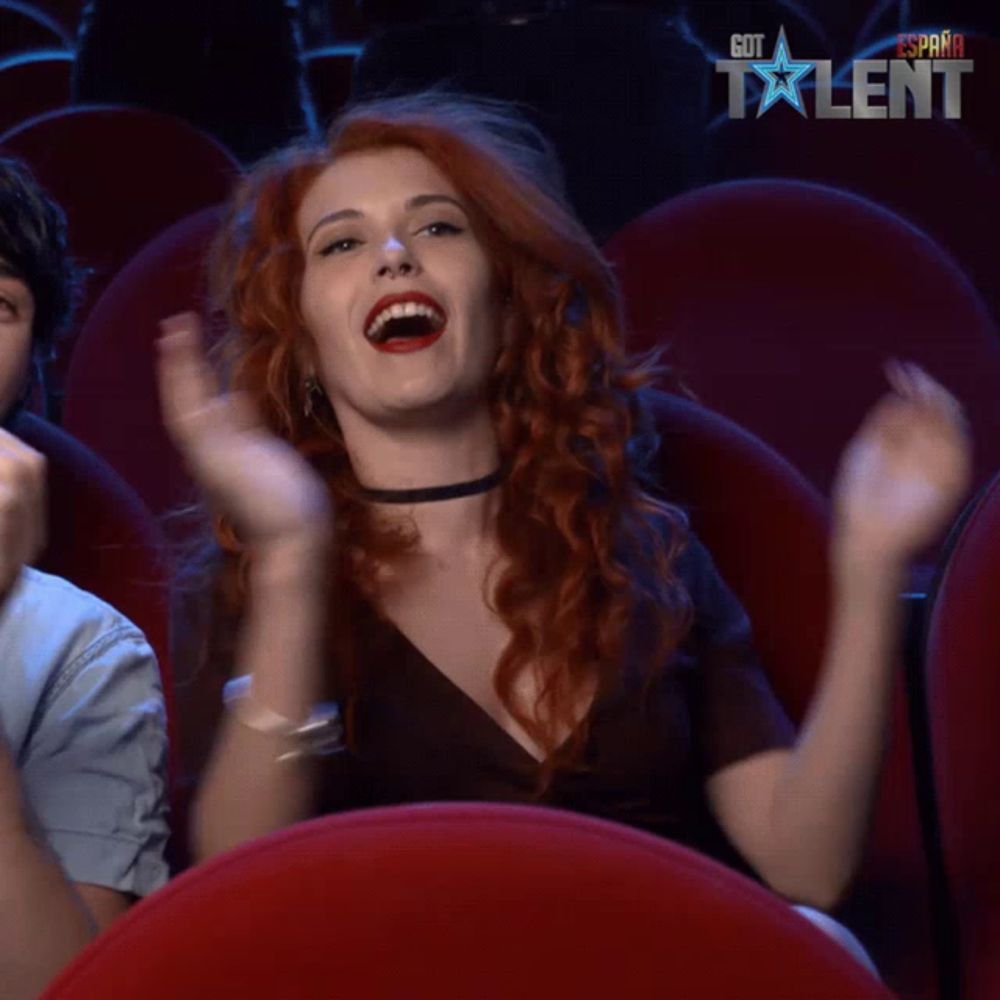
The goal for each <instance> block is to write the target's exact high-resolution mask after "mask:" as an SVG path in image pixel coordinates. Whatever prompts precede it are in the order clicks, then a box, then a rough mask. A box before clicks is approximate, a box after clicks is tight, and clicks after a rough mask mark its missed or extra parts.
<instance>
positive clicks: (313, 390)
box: [302, 375, 323, 420]
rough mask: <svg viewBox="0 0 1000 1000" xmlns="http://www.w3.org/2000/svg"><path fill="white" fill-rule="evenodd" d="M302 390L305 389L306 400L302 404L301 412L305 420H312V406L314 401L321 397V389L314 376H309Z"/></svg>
mask: <svg viewBox="0 0 1000 1000" xmlns="http://www.w3.org/2000/svg"><path fill="white" fill-rule="evenodd" d="M303 389H305V394H306V400H305V403H303V404H302V412H303V413H304V414H305V416H306V419H307V420H312V418H313V415H314V412H313V406H314V404H315V401H316V400H317V399H318V398H319V397H320V396H322V395H323V389H322V387H321V386H320V384H319V380H318V379H317V378H316V376H315V375H310V376H309V377H308V378H307V379H306V380H305V382H304V383H303Z"/></svg>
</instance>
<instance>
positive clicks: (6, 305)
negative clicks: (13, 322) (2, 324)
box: [0, 296, 17, 319]
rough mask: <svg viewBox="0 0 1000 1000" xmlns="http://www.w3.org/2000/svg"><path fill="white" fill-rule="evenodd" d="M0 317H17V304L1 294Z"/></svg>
mask: <svg viewBox="0 0 1000 1000" xmlns="http://www.w3.org/2000/svg"><path fill="white" fill-rule="evenodd" d="M0 318H3V319H17V306H15V305H14V303H13V302H11V301H10V299H5V298H3V296H0Z"/></svg>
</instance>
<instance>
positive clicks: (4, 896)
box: [0, 828, 97, 1000]
mask: <svg viewBox="0 0 1000 1000" xmlns="http://www.w3.org/2000/svg"><path fill="white" fill-rule="evenodd" d="M96 934H97V925H96V923H95V921H94V919H93V917H92V916H91V914H90V911H89V910H88V909H87V907H86V906H85V905H84V903H83V901H82V900H81V899H80V897H79V895H77V892H76V890H75V889H74V888H73V885H72V883H71V882H70V881H69V880H68V879H67V878H66V876H65V875H64V874H63V871H62V868H61V867H60V865H59V863H58V861H57V860H56V859H55V858H54V857H53V856H52V854H51V853H50V852H49V850H48V849H47V848H46V847H45V845H44V844H43V843H42V842H41V841H40V840H36V839H33V838H32V837H31V836H30V835H29V833H28V832H27V830H24V829H21V830H19V829H16V828H7V829H5V830H4V831H3V833H2V834H0V996H2V997H4V998H5V1000H26V998H28V997H37V996H39V995H40V994H41V992H42V990H43V989H44V988H45V986H46V985H47V984H48V983H49V982H50V981H51V979H52V978H53V977H54V976H55V975H56V973H58V972H59V970H60V969H62V967H63V966H64V965H66V964H67V963H68V962H69V961H70V959H72V958H73V956H74V955H76V953H77V952H79V951H80V950H81V949H82V948H83V947H84V946H85V945H86V944H87V943H88V942H89V941H90V940H91V939H92V938H93V937H94V936H95V935H96Z"/></svg>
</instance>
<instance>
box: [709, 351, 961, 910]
mask: <svg viewBox="0 0 1000 1000" xmlns="http://www.w3.org/2000/svg"><path fill="white" fill-rule="evenodd" d="M887 371H888V376H889V380H890V382H891V384H892V386H893V388H894V390H895V391H894V392H893V393H891V394H889V395H887V396H886V397H885V398H883V399H882V400H881V401H880V402H879V403H878V405H877V406H876V407H875V408H874V409H873V410H872V412H871V413H870V414H869V416H868V418H867V419H866V420H865V422H864V424H863V425H862V427H861V429H860V431H859V432H858V434H857V435H856V436H855V438H854V439H853V441H852V442H851V443H850V445H849V447H848V448H847V451H846V453H845V455H844V458H843V461H842V464H841V468H840V472H839V475H838V479H837V482H836V484H835V487H834V496H833V501H834V534H833V539H832V546H831V571H832V576H833V607H832V615H831V621H830V631H829V635H828V638H827V646H826V652H825V656H824V662H823V666H822V670H821V673H820V679H819V684H818V689H817V691H816V694H815V696H814V698H813V701H812V704H811V706H810V710H809V713H808V715H807V718H806V721H805V724H804V726H803V728H802V732H801V734H800V736H799V738H798V740H797V742H796V745H795V746H794V748H793V749H792V750H790V751H774V752H770V753H764V754H760V755H758V756H756V757H751V758H748V759H747V760H745V761H741V762H739V763H736V764H733V765H731V766H729V767H726V768H724V769H722V770H721V771H719V772H717V773H716V774H715V775H713V776H712V778H711V779H710V780H709V783H708V792H709V796H710V799H711V801H712V804H713V807H714V809H715V811H716V813H717V815H718V816H719V819H720V821H721V822H722V825H723V826H724V828H725V829H726V831H727V833H728V834H729V836H730V838H731V839H732V840H733V842H734V843H735V844H736V845H737V847H739V849H740V850H741V852H742V853H743V854H744V856H745V857H746V858H747V860H748V861H750V862H751V864H753V865H754V867H755V868H756V869H757V871H758V872H759V873H760V874H761V875H762V877H763V878H764V879H765V880H766V881H767V882H768V883H769V884H770V885H771V886H772V887H773V888H774V889H776V890H777V891H779V892H781V893H783V894H784V895H786V896H789V897H791V898H792V899H794V900H796V901H797V902H801V903H807V904H810V905H813V906H818V907H820V908H829V907H831V906H833V905H834V904H835V903H836V902H837V900H838V899H839V897H840V896H841V895H842V894H843V892H844V891H845V890H846V888H847V887H848V885H849V884H850V881H851V879H852V878H853V875H854V872H855V870H856V867H857V865H858V863H859V861H860V857H861V854H862V852H863V849H864V843H865V838H866V834H867V831H868V826H869V819H870V814H871V809H872V803H873V800H874V795H875V789H876V787H877V783H878V777H879V774H880V769H881V763H882V757H883V752H884V747H885V742H886V735H887V729H888V719H889V711H890V707H891V698H892V681H893V673H894V668H895V666H896V664H897V662H898V657H899V649H900V639H901V634H902V621H901V618H902V616H901V606H900V599H899V593H900V590H901V588H902V586H903V585H904V584H905V581H906V572H907V567H908V564H909V561H910V559H911V558H913V556H914V555H915V554H916V553H918V552H919V551H920V550H921V549H923V548H924V547H925V546H927V545H928V544H929V543H930V542H932V541H933V540H934V538H935V537H936V536H937V534H938V533H939V532H940V531H941V530H942V528H943V527H944V526H945V525H946V524H947V523H948V520H949V519H950V518H951V517H952V516H953V514H954V512H955V509H956V507H957V505H958V503H959V501H960V499H961V497H962V496H963V495H964V493H965V491H966V490H967V489H968V483H969V477H970V466H971V457H970V447H969V443H968V440H967V438H966V434H965V429H964V426H963V420H962V417H961V412H960V408H959V406H958V404H957V402H956V401H955V400H954V399H952V397H951V396H950V395H949V394H948V393H947V392H946V391H945V390H944V389H943V388H942V387H941V386H940V385H938V384H937V383H936V382H934V381H933V380H932V379H930V378H929V377H928V376H927V375H926V374H924V373H923V372H922V371H920V370H919V369H917V368H916V367H915V366H899V365H890V366H889V368H888V370H887Z"/></svg>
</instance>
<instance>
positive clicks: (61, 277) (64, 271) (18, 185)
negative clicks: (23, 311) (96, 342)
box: [0, 158, 80, 387]
mask: <svg viewBox="0 0 1000 1000" xmlns="http://www.w3.org/2000/svg"><path fill="white" fill-rule="evenodd" d="M0 258H2V260H3V261H4V263H5V264H6V267H7V269H8V270H9V271H10V272H11V273H12V274H13V275H14V276H15V277H17V278H20V279H21V280H22V281H23V282H24V283H25V284H26V285H27V286H28V289H29V290H30V292H31V295H32V297H33V298H34V300H35V315H34V322H33V324H32V328H31V357H32V374H33V377H34V378H35V379H37V380H38V381H39V382H40V383H41V384H42V386H43V387H44V385H45V369H46V366H47V365H48V362H49V361H50V360H51V358H52V354H53V351H54V349H55V345H56V342H57V340H58V338H59V336H60V334H62V333H63V332H64V331H65V330H66V328H67V327H68V326H69V323H70V319H71V318H72V314H73V306H74V304H75V302H76V296H77V291H78V288H79V283H80V274H79V272H78V270H77V268H76V266H75V265H74V263H73V260H72V258H71V257H70V254H69V244H68V239H67V233H66V216H65V215H64V214H63V210H62V209H61V208H60V207H59V206H58V205H57V204H56V203H55V202H54V201H53V200H52V199H51V198H49V197H48V195H46V194H45V192H44V191H43V190H42V188H41V187H40V186H39V184H38V182H37V181H36V180H35V179H34V177H33V176H32V175H31V172H30V171H29V170H28V168H27V167H26V166H25V165H24V164H23V163H21V162H20V161H18V160H13V159H6V158H0Z"/></svg>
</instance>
